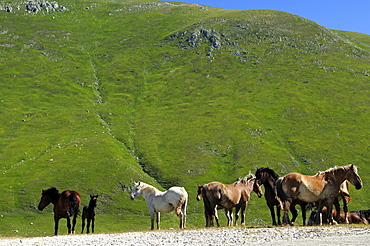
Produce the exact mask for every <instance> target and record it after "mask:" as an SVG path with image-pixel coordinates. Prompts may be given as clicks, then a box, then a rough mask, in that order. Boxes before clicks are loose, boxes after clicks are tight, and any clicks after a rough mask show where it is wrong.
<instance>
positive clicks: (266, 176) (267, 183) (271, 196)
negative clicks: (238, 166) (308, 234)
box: [255, 167, 307, 226]
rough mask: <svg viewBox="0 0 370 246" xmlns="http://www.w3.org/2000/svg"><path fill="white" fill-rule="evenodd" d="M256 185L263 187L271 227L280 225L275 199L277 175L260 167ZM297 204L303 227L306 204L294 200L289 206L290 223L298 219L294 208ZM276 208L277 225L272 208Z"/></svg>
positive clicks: (278, 206) (278, 208)
mask: <svg viewBox="0 0 370 246" xmlns="http://www.w3.org/2000/svg"><path fill="white" fill-rule="evenodd" d="M255 176H256V181H255V182H256V185H258V186H261V185H264V187H265V199H266V204H267V206H268V207H269V209H270V214H271V218H272V225H273V226H276V225H280V224H281V221H280V211H281V210H280V201H279V200H278V199H277V195H276V181H277V180H278V178H279V175H277V174H276V173H275V172H274V170H272V169H270V168H268V167H261V168H258V169H257V171H256V173H255ZM297 204H299V205H300V207H301V210H302V219H303V225H305V224H306V206H307V203H305V202H302V201H299V200H294V202H293V203H292V204H291V205H290V211H291V212H292V214H293V217H292V223H294V221H295V220H296V218H297V217H298V211H297V209H296V208H295V206H296V205H297ZM275 206H276V216H277V223H276V217H275V210H274V207H275Z"/></svg>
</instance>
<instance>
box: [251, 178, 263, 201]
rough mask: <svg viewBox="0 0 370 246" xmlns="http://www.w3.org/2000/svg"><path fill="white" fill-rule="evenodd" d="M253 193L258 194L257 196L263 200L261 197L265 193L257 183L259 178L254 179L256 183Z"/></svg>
mask: <svg viewBox="0 0 370 246" xmlns="http://www.w3.org/2000/svg"><path fill="white" fill-rule="evenodd" d="M253 191H254V192H255V193H256V194H257V196H258V197H259V198H261V197H262V195H263V192H262V189H261V186H260V185H258V183H257V178H254V182H253Z"/></svg>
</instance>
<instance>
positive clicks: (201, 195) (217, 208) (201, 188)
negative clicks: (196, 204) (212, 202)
mask: <svg viewBox="0 0 370 246" xmlns="http://www.w3.org/2000/svg"><path fill="white" fill-rule="evenodd" d="M203 187H204V186H203V185H198V191H197V201H200V200H201V199H202V198H203V194H202V192H203ZM221 209H224V208H223V207H221V206H216V211H215V220H216V224H217V226H218V227H220V223H219V222H218V213H217V210H221ZM204 213H206V211H204ZM225 215H226V218H227V214H226V210H225Z"/></svg>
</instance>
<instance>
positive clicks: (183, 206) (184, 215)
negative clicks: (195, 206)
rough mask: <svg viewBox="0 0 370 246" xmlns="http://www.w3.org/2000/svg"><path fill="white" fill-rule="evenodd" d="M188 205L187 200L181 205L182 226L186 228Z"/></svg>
mask: <svg viewBox="0 0 370 246" xmlns="http://www.w3.org/2000/svg"><path fill="white" fill-rule="evenodd" d="M186 206H187V201H186V202H184V204H182V207H181V212H182V218H183V219H182V228H183V229H185V228H186Z"/></svg>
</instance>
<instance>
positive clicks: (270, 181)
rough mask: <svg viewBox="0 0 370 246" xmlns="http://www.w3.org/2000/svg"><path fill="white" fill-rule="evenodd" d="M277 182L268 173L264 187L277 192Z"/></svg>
mask: <svg viewBox="0 0 370 246" xmlns="http://www.w3.org/2000/svg"><path fill="white" fill-rule="evenodd" d="M276 181H277V179H275V178H274V177H272V176H271V175H270V174H268V173H266V179H265V182H264V183H263V185H264V186H265V189H270V190H275V188H276Z"/></svg>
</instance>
